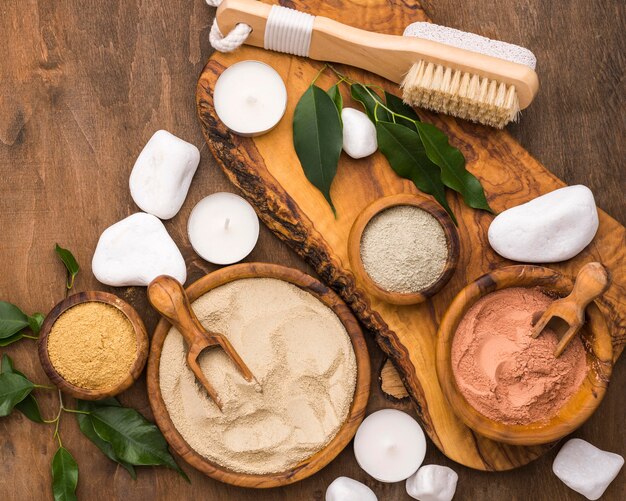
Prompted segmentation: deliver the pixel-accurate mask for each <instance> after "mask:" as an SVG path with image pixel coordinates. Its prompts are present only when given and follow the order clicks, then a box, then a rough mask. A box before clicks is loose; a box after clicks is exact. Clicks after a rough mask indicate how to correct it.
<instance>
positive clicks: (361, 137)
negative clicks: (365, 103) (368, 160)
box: [341, 108, 378, 158]
mask: <svg viewBox="0 0 626 501" xmlns="http://www.w3.org/2000/svg"><path fill="white" fill-rule="evenodd" d="M341 120H342V121H343V151H345V152H346V153H347V154H348V155H350V156H351V157H352V158H363V157H367V156H369V155H371V154H372V153H374V152H375V151H376V150H377V149H378V141H377V139H376V127H374V124H373V123H372V121H371V120H370V119H369V118H368V117H367V115H366V114H365V113H363V112H362V111H359V110H356V109H354V108H344V109H343V110H342V111H341Z"/></svg>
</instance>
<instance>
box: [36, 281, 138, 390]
mask: <svg viewBox="0 0 626 501" xmlns="http://www.w3.org/2000/svg"><path fill="white" fill-rule="evenodd" d="M92 301H95V302H99V303H105V304H109V305H111V306H114V307H115V308H117V309H118V310H120V311H121V312H122V313H123V314H124V315H125V316H126V318H127V319H128V321H129V322H130V323H131V325H132V326H133V329H134V331H135V337H136V340H137V354H136V357H135V361H134V362H133V365H132V366H131V368H130V372H129V374H128V376H127V377H126V378H125V379H124V380H122V381H121V382H120V383H119V384H117V385H115V386H112V387H110V388H104V389H102V390H90V389H87V388H81V387H79V386H75V385H73V384H72V383H70V382H68V381H66V380H65V379H63V377H62V376H61V375H60V374H59V373H58V372H57V371H56V369H55V368H54V366H53V365H52V362H51V361H50V357H49V355H48V336H49V335H50V330H51V329H52V326H53V325H54V322H56V320H57V319H58V318H59V317H60V316H61V314H63V313H64V312H65V311H67V310H69V309H70V308H71V307H72V306H76V305H77V304H81V303H89V302H92ZM148 344H149V341H148V334H147V333H146V328H145V326H144V325H143V321H142V320H141V317H140V316H139V314H138V313H137V311H136V310H135V308H133V307H132V306H131V305H130V304H128V303H127V302H126V301H123V300H121V299H120V298H119V297H117V296H115V295H114V294H109V293H107V292H100V291H87V292H79V293H78V294H73V295H71V296H69V297H67V298H66V299H65V300H63V301H61V302H60V303H59V304H57V305H56V306H55V307H54V308H53V309H52V311H50V313H48V316H46V319H45V320H44V322H43V325H42V326H41V334H40V335H39V360H40V361H41V366H42V367H43V370H44V371H45V373H46V375H47V376H48V378H49V379H50V381H52V382H53V383H54V384H55V385H56V386H57V387H58V388H59V389H60V390H61V391H63V392H65V393H67V394H69V395H72V396H73V397H75V398H81V399H83V400H100V399H103V398H108V397H113V396H115V395H117V394H119V393H121V392H123V391H124V390H126V389H127V388H129V387H130V386H131V385H132V384H133V383H134V382H135V381H136V380H137V378H138V377H139V375H140V374H141V371H142V370H143V368H144V366H145V365H146V360H147V359H148Z"/></svg>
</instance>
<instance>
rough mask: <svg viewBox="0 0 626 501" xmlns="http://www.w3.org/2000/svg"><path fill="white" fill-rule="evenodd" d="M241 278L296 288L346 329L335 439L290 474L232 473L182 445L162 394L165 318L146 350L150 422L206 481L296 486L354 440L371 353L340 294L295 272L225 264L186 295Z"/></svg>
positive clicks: (361, 414)
mask: <svg viewBox="0 0 626 501" xmlns="http://www.w3.org/2000/svg"><path fill="white" fill-rule="evenodd" d="M244 278H275V279H278V280H283V281H285V282H289V283H292V284H294V285H297V286H298V287H300V288H301V289H302V290H304V291H306V292H308V293H310V294H312V295H313V296H315V297H316V298H317V299H319V300H320V301H321V302H322V303H324V304H325V305H326V306H328V307H329V308H330V309H332V310H333V312H334V313H335V315H337V316H338V317H339V320H341V323H342V324H343V326H344V327H345V328H346V331H347V333H348V335H349V336H350V340H351V341H352V347H353V349H354V354H355V356H356V365H357V380H356V387H355V389H354V398H353V399H352V404H351V405H350V410H349V412H348V416H347V418H346V421H345V422H344V423H343V425H342V426H341V428H340V429H339V431H338V432H337V434H336V435H335V437H334V438H333V439H332V440H331V441H330V442H329V443H328V444H327V445H326V446H325V447H324V448H323V449H322V450H320V451H319V452H317V453H316V454H314V455H313V456H311V457H310V458H308V459H306V460H304V461H302V462H301V463H299V464H297V465H295V466H294V467H293V468H291V469H289V470H288V471H284V472H280V473H268V474H264V475H251V474H247V473H239V472H235V471H231V470H229V469H227V468H224V467H223V466H220V465H219V464H217V463H213V462H212V461H209V460H208V459H206V458H205V457H203V456H201V455H200V454H198V453H197V452H196V451H195V450H194V449H193V448H192V447H191V446H190V445H189V444H188V443H187V442H186V441H185V439H184V438H183V437H182V435H181V434H180V433H179V432H178V430H177V429H176V427H175V426H174V423H172V420H171V418H170V416H169V413H168V412H167V408H166V406H165V402H164V401H163V396H162V395H161V387H160V384H159V369H160V363H161V352H162V350H163V343H164V341H165V338H166V336H167V333H168V332H169V330H170V327H171V326H170V323H169V322H168V321H167V320H165V319H161V320H160V321H159V323H158V325H157V327H156V329H155V331H154V336H153V337H152V347H151V348H150V357H149V359H148V377H147V384H148V397H149V399H150V406H151V407H152V412H153V414H154V418H155V420H156V422H157V425H158V426H159V428H160V429H161V431H162V432H163V435H164V436H165V438H166V440H167V441H168V443H169V444H170V445H171V446H172V448H173V449H174V450H175V451H176V453H177V454H178V455H179V456H181V457H182V458H183V459H184V460H185V461H187V462H188V463H189V464H190V465H191V466H193V467H194V468H196V469H198V470H200V471H201V472H202V473H204V474H205V475H208V476H209V477H212V478H214V479H216V480H219V481H221V482H226V483H228V484H232V485H237V486H240V487H255V488H267V487H279V486H282V485H287V484H292V483H294V482H298V481H299V480H302V479H304V478H307V477H309V476H311V475H313V474H314V473H316V472H317V471H319V470H321V469H322V468H323V467H324V466H326V465H327V464H328V463H330V462H331V461H332V460H333V459H334V458H335V457H336V456H337V455H338V454H339V453H340V452H341V451H342V450H343V449H344V448H345V447H346V445H348V443H349V442H350V440H352V437H354V434H355V433H356V430H357V428H358V426H359V424H360V423H361V421H363V418H364V417H365V407H366V406H367V399H368V396H369V387H370V361H369V354H368V351H367V346H366V344H365V339H364V338H363V332H362V331H361V327H360V326H359V323H358V322H357V320H356V318H355V317H354V315H353V314H352V312H351V311H350V309H349V308H348V307H347V306H346V304H345V303H344V302H343V301H342V300H341V299H340V298H339V296H337V294H335V293H334V292H333V291H332V290H330V289H329V288H328V287H326V286H325V285H323V284H322V283H321V282H319V281H318V280H316V279H314V278H313V277H311V276H309V275H306V274H305V273H302V272H301V271H298V270H295V269H293V268H287V267H284V266H280V265H277V264H269V263H242V264H238V265H234V266H229V267H226V268H222V269H220V270H218V271H215V272H213V273H210V274H209V275H206V276H204V277H202V278H201V279H200V280H198V281H197V282H194V283H193V284H191V285H190V286H189V287H188V288H187V289H186V292H187V296H188V297H189V300H190V301H191V302H193V301H195V300H196V299H198V298H199V297H200V296H202V295H203V294H205V293H207V292H208V291H210V290H212V289H215V288H216V287H219V286H221V285H224V284H227V283H229V282H233V281H235V280H241V279H244Z"/></svg>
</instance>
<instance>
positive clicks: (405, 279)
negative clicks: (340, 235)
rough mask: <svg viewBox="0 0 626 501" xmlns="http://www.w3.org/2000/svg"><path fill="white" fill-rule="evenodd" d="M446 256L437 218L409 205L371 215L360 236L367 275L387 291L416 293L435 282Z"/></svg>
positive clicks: (445, 246)
mask: <svg viewBox="0 0 626 501" xmlns="http://www.w3.org/2000/svg"><path fill="white" fill-rule="evenodd" d="M447 259H448V245H447V241H446V235H445V233H444V231H443V228H442V226H441V224H439V221H437V219H436V218H435V217H434V216H433V215H431V214H429V213H428V212H426V211H425V210H422V209H420V208H419V207H414V206H411V205H399V206H396V207H391V208H389V209H385V210H384V211H382V212H380V213H378V214H377V215H375V216H374V217H373V218H372V219H371V221H370V222H369V223H367V226H366V227H365V230H364V231H363V236H362V237H361V260H362V261H363V266H364V268H365V271H366V272H367V273H368V275H369V276H370V277H371V278H372V280H374V282H376V283H377V284H378V285H379V286H380V287H381V288H383V289H385V290H387V291H390V292H400V293H412V292H419V291H421V290H424V289H425V288H427V287H429V286H430V285H432V284H433V283H435V282H436V281H437V279H438V278H439V277H440V276H441V274H442V273H443V270H444V268H445V266H446V261H447Z"/></svg>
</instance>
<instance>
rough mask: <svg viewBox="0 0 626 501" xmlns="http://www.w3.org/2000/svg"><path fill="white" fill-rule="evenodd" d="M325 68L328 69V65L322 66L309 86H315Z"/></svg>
mask: <svg viewBox="0 0 626 501" xmlns="http://www.w3.org/2000/svg"><path fill="white" fill-rule="evenodd" d="M327 68H328V64H324V66H322V68H321V69H320V70H319V71H318V72H317V75H315V78H314V79H313V81H312V82H311V85H315V82H317V79H318V78H319V77H320V76H321V75H322V73H324V71H326V69H327Z"/></svg>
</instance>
